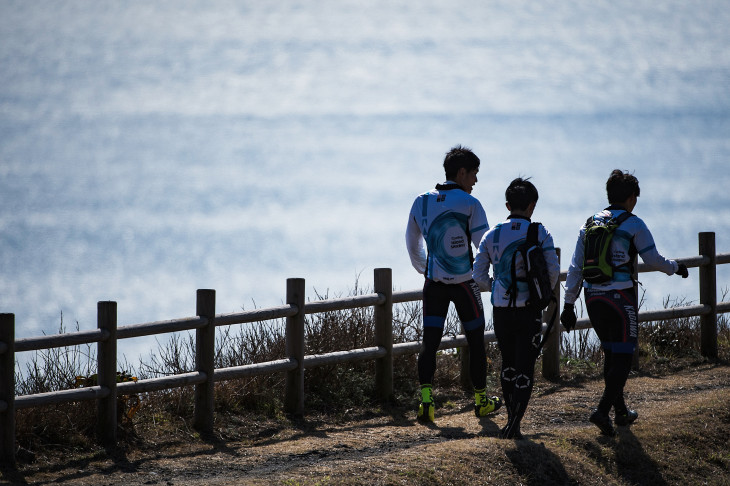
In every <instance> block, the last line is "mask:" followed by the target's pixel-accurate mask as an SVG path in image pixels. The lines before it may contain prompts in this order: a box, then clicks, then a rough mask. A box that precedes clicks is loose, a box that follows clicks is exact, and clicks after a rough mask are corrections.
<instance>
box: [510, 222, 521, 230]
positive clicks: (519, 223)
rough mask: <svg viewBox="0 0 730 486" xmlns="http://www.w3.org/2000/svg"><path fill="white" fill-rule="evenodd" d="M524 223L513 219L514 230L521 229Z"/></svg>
mask: <svg viewBox="0 0 730 486" xmlns="http://www.w3.org/2000/svg"><path fill="white" fill-rule="evenodd" d="M520 226H522V223H521V222H520V221H512V231H519V230H520Z"/></svg>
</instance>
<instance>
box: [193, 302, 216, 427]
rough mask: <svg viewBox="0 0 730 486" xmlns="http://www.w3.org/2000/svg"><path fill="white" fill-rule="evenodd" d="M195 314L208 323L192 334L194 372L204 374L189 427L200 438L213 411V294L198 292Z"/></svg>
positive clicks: (197, 389) (196, 391)
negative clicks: (193, 342)
mask: <svg viewBox="0 0 730 486" xmlns="http://www.w3.org/2000/svg"><path fill="white" fill-rule="evenodd" d="M195 313H196V314H197V316H198V317H204V318H206V319H207V320H208V323H207V324H206V325H205V326H203V327H200V328H198V329H196V330H195V370H196V371H198V372H200V373H205V381H204V382H203V383H198V384H197V385H195V419H194V422H193V426H194V427H195V429H196V430H198V431H199V432H201V433H203V434H210V433H212V432H213V419H214V416H213V412H214V410H215V381H214V380H213V374H214V373H215V290H212V289H198V292H197V300H196V304H195Z"/></svg>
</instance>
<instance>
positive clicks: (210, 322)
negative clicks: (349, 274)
mask: <svg viewBox="0 0 730 486" xmlns="http://www.w3.org/2000/svg"><path fill="white" fill-rule="evenodd" d="M677 260H678V261H680V262H682V263H684V264H685V265H687V267H699V269H700V278H699V289H700V298H699V305H690V306H682V307H675V308H669V309H662V310H656V311H647V312H641V313H640V314H639V321H640V322H646V321H657V320H665V319H675V318H681V317H690V316H700V321H701V325H700V328H701V334H702V336H701V352H702V354H703V355H704V356H706V357H708V358H711V359H712V358H716V357H717V314H718V313H725V312H730V302H720V303H718V302H717V290H716V289H717V283H716V265H718V264H726V263H730V253H725V254H719V255H718V254H716V253H715V234H714V233H709V232H708V233H700V234H699V256H692V257H688V258H679V259H677ZM638 271H639V272H648V271H652V270H651V268H649V267H648V266H646V265H644V264H640V265H639V268H638ZM374 277H375V278H374V293H372V294H368V295H358V296H352V297H346V298H338V299H330V300H320V301H314V302H305V282H304V279H300V278H292V279H288V280H287V297H286V302H287V304H286V305H282V306H278V307H271V308H267V309H256V310H251V311H243V312H238V313H231V314H215V290H208V289H201V290H198V291H197V305H196V314H197V316H195V317H189V318H182V319H173V320H168V321H157V322H149V323H142V324H133V325H127V326H117V304H116V302H99V303H98V307H97V315H98V322H97V329H96V330H92V331H79V332H72V333H65V334H59V335H52V336H41V337H31V338H21V339H17V340H16V339H15V316H14V314H0V463H1V464H9V465H14V464H15V411H16V410H20V409H24V408H30V407H38V406H43V405H50V404H55V403H62V402H76V401H82V400H96V402H97V427H96V428H97V434H98V439H99V441H100V443H103V444H113V443H114V442H116V424H117V407H116V397H117V396H118V395H130V394H135V393H144V392H153V391H159V390H165V389H170V388H177V387H183V386H190V385H192V386H195V417H194V425H195V427H196V429H198V430H199V431H200V432H201V433H204V434H205V433H210V432H211V431H212V430H213V417H214V413H213V411H214V384H215V382H219V381H225V380H232V379H237V378H243V377H251V376H257V375H265V374H271V373H286V385H285V400H284V407H285V410H286V412H288V413H292V414H295V415H301V414H303V412H304V371H305V369H308V368H314V367H317V366H323V365H337V364H342V363H347V362H355V361H363V360H375V362H376V366H375V372H376V373H375V375H376V376H375V382H376V393H377V395H378V398H379V399H381V400H388V399H390V398H391V397H392V395H393V358H394V357H397V356H402V355H406V354H414V353H417V352H418V351H419V349H420V346H421V343H420V342H407V343H393V335H392V321H393V304H398V303H404V302H412V301H419V300H421V298H422V291H421V290H410V291H398V292H394V291H393V290H392V289H393V285H392V276H391V270H390V269H389V268H379V269H375V272H374ZM565 277H566V273H565V272H562V273H561V275H560V280H561V281H564V280H565ZM559 292H560V285H559V284H558V285H556V288H555V293H556V295H557V296H558V297H559ZM558 301H559V299H558ZM360 307H373V320H374V326H375V343H374V346H372V347H368V348H362V349H353V350H344V351H336V352H332V353H326V354H320V355H305V349H304V322H305V319H304V316H305V315H306V314H315V313H322V312H331V311H339V310H345V309H354V308H360ZM550 311H551V309H548V310H547V311H546V313H545V314H544V315H548V314H549V313H550ZM274 319H286V331H285V337H286V357H285V358H284V359H279V360H276V361H270V362H265V363H255V364H250V365H245V366H236V367H230V368H219V369H215V368H214V361H213V358H214V356H215V328H216V327H217V326H228V325H234V324H243V323H251V322H260V321H265V320H274ZM555 319H556V321H557V320H558V318H557V317H556V318H555ZM589 327H590V321H589V320H588V319H579V320H578V323H577V325H576V329H587V328H589ZM546 328H547V323H544V324H543V330H545V329H546ZM186 330H195V332H196V336H195V343H196V344H195V347H196V349H195V368H196V369H195V371H192V372H189V373H183V374H178V375H173V376H166V377H160V378H151V379H145V380H139V381H136V382H124V383H117V382H116V372H117V369H116V365H117V362H116V361H117V342H118V340H119V339H128V338H134V337H141V336H149V335H155V334H162V333H170V332H178V331H186ZM561 331H562V328H561V326H560V325H559V324H557V325H554V327H553V332H551V336H549V340H548V343H547V345H546V346H545V348H544V351H543V353H544V355H543V375H544V376H546V377H548V378H553V377H557V376H558V375H559V372H560V371H559V359H558V358H559V352H560V341H559V339H558V338H559V334H560V332H561ZM484 340H485V342H495V341H496V337H495V335H494V332H493V331H487V332H485V334H484ZM91 343H97V346H98V348H97V376H98V382H97V385H96V386H90V387H86V388H78V389H72V390H62V391H54V392H49V393H40V394H34V395H24V396H17V397H16V396H15V353H18V352H24V351H36V350H41V349H50V348H56V347H65V346H74V345H81V344H91ZM466 346H467V341H466V337H465V336H463V335H459V336H453V337H444V339H443V340H442V341H441V345H440V349H452V348H460V347H466Z"/></svg>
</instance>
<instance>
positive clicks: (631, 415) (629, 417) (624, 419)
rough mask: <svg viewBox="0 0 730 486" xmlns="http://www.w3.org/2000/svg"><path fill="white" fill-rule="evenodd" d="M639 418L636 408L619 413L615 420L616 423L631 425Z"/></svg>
mask: <svg viewBox="0 0 730 486" xmlns="http://www.w3.org/2000/svg"><path fill="white" fill-rule="evenodd" d="M637 418H639V414H638V413H636V411H635V410H627V411H626V413H621V414H618V413H617V414H616V417H614V419H613V422H614V423H615V424H616V425H631V424H633V423H634V421H635V420H636V419H637Z"/></svg>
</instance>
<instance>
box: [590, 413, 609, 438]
mask: <svg viewBox="0 0 730 486" xmlns="http://www.w3.org/2000/svg"><path fill="white" fill-rule="evenodd" d="M588 420H590V421H591V423H593V424H595V426H596V427H598V428H599V429H601V433H602V434H603V435H607V436H609V437H613V436H614V435H616V430H615V429H614V428H613V425H612V424H611V418H610V417H609V416H608V415H606V414H604V413H601V412H599V411H598V410H596V411H595V412H593V413H592V414H591V416H590V418H589V419H588Z"/></svg>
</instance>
